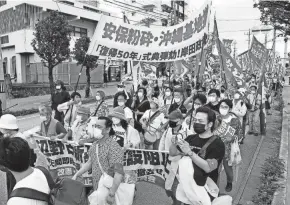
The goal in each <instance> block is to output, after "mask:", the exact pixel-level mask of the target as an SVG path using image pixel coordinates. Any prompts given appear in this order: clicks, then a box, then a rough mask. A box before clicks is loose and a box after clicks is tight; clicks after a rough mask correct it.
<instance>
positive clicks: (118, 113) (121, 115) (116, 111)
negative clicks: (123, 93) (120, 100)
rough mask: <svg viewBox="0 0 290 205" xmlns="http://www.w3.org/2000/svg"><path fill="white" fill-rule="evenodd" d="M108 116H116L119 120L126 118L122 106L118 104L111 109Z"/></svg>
mask: <svg viewBox="0 0 290 205" xmlns="http://www.w3.org/2000/svg"><path fill="white" fill-rule="evenodd" d="M109 117H116V118H119V119H121V120H127V119H126V117H125V111H124V109H123V108H122V107H120V106H118V107H115V108H114V109H113V111H112V112H111V113H110V114H109Z"/></svg>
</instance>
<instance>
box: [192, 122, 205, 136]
mask: <svg viewBox="0 0 290 205" xmlns="http://www.w3.org/2000/svg"><path fill="white" fill-rule="evenodd" d="M193 129H194V131H195V132H196V133H197V134H202V133H204V132H205V131H206V130H205V124H200V123H194V125H193Z"/></svg>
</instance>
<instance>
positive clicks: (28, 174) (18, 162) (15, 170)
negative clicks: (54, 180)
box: [0, 137, 50, 205]
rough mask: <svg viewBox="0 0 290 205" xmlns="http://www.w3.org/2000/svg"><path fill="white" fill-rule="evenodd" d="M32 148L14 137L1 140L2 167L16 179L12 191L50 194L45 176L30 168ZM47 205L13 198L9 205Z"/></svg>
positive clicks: (0, 161)
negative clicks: (22, 189)
mask: <svg viewBox="0 0 290 205" xmlns="http://www.w3.org/2000/svg"><path fill="white" fill-rule="evenodd" d="M29 164H30V148H29V145H28V143H27V141H26V140H24V139H22V138H19V137H14V138H3V139H1V140H0V166H2V167H4V168H6V169H8V170H9V171H10V172H11V173H12V174H13V176H14V177H15V179H16V185H15V187H14V189H13V191H12V194H13V192H14V191H15V190H16V189H18V188H29V189H34V190H37V191H39V192H43V193H45V194H49V192H50V189H49V185H48V183H47V180H46V177H45V175H44V174H43V173H42V171H40V170H39V169H34V168H32V167H30V165H29ZM19 204H22V205H24V204H25V205H47V204H48V203H47V202H44V201H38V200H34V199H28V198H22V197H16V196H15V197H11V198H10V199H9V200H8V202H7V205H19Z"/></svg>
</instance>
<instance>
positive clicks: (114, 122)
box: [112, 117, 121, 125]
mask: <svg viewBox="0 0 290 205" xmlns="http://www.w3.org/2000/svg"><path fill="white" fill-rule="evenodd" d="M112 121H113V124H114V125H117V124H119V123H120V122H121V120H120V119H119V118H116V117H112Z"/></svg>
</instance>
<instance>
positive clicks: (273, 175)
mask: <svg viewBox="0 0 290 205" xmlns="http://www.w3.org/2000/svg"><path fill="white" fill-rule="evenodd" d="M284 172H285V165H284V163H283V161H282V160H281V159H279V158H278V156H272V157H269V158H267V159H266V161H265V163H264V164H263V166H262V172H261V176H260V181H261V184H260V187H259V189H258V194H257V195H256V196H254V197H253V202H254V204H255V205H271V203H272V200H273V196H274V193H275V191H276V190H277V189H278V188H279V187H281V183H280V182H281V179H282V178H283V173H284Z"/></svg>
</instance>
